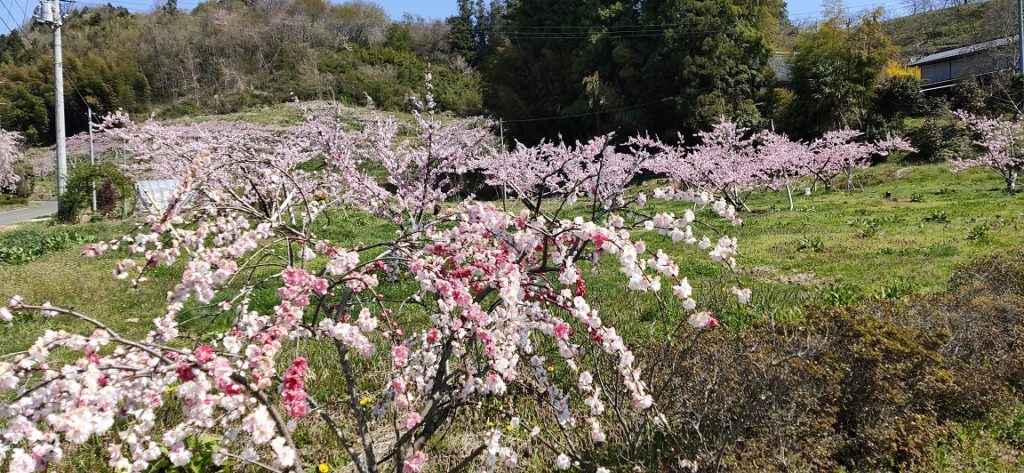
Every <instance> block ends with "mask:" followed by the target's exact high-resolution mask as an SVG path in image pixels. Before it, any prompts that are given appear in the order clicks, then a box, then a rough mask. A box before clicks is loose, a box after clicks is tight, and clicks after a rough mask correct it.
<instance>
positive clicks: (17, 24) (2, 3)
mask: <svg viewBox="0 0 1024 473" xmlns="http://www.w3.org/2000/svg"><path fill="white" fill-rule="evenodd" d="M0 6H3V7H4V10H6V11H7V14H8V15H10V16H11V19H12V20H14V25H15V26H17V27H18V31H20V32H21V35H22V36H26V37H27V36H28V34H26V33H25V29H24V28H23V27H22V26H23V23H24V22H25V20H24V19H22V21H21V22H20V23H19V22H18V18H17V17H15V16H14V13H11V9H10V8H8V7H7V4H6V3H4V2H3V1H2V0H0ZM4 27H7V28H10V26H8V25H7V22H4ZM11 31H14V29H13V28H12V29H11Z"/></svg>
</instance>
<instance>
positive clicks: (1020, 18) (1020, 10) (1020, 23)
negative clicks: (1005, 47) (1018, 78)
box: [1017, 0, 1024, 73]
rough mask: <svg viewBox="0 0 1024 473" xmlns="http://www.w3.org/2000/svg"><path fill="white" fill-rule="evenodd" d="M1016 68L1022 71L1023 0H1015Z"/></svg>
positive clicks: (1023, 56) (1023, 40)
mask: <svg viewBox="0 0 1024 473" xmlns="http://www.w3.org/2000/svg"><path fill="white" fill-rule="evenodd" d="M1017 53H1018V55H1017V70H1018V71H1020V72H1021V73H1024V0H1017Z"/></svg>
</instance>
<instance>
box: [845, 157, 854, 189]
mask: <svg viewBox="0 0 1024 473" xmlns="http://www.w3.org/2000/svg"><path fill="white" fill-rule="evenodd" d="M853 170H854V167H853V163H850V164H849V166H847V168H846V192H851V191H853Z"/></svg>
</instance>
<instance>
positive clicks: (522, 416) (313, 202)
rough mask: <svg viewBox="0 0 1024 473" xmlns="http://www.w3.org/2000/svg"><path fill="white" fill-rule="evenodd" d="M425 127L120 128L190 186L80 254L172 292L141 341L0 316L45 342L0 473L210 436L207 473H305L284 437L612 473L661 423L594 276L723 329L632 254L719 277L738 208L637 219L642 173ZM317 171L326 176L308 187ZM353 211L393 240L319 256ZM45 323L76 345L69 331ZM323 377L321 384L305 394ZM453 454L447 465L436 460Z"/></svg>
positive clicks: (176, 450) (617, 157) (411, 461)
mask: <svg viewBox="0 0 1024 473" xmlns="http://www.w3.org/2000/svg"><path fill="white" fill-rule="evenodd" d="M421 108H422V111H421V112H419V113H416V114H415V120H414V123H413V124H412V125H402V124H400V123H397V122H393V121H390V120H387V119H384V118H380V119H378V120H375V121H374V122H372V123H369V124H368V125H367V126H366V127H365V128H364V129H362V130H359V131H350V130H346V129H345V128H344V127H342V126H341V125H340V123H339V122H338V121H337V120H333V119H332V118H330V117H327V116H325V114H320V115H317V116H312V115H313V114H311V116H310V117H309V120H308V121H307V123H305V124H304V125H302V126H301V127H300V128H301V130H298V131H296V135H295V136H294V138H289V139H287V140H280V139H279V138H273V137H268V138H267V139H268V140H269V141H267V142H261V143H247V142H245V140H244V139H242V138H239V137H237V136H235V137H231V136H220V135H218V136H220V137H219V138H217V141H216V142H209V141H207V140H198V142H196V140H192V139H183V133H185V132H183V131H180V130H172V131H169V132H167V133H164V131H163V130H161V129H159V128H158V127H157V126H156V125H153V124H150V125H145V124H144V125H141V127H142V128H143V129H142V130H140V129H139V128H138V125H133V124H129V123H127V122H125V123H122V124H121V125H119V128H118V129H121V130H125V133H126V135H125V138H126V139H128V140H136V141H135V145H133V146H134V147H135V148H136V149H139V150H147V149H148V150H150V151H147V153H149V154H148V155H145V156H144V158H145V159H144V160H143V163H146V164H147V165H150V166H151V167H150V169H160V170H161V172H169V173H174V172H175V171H176V170H177V173H176V174H174V176H175V177H176V178H177V179H178V180H179V182H180V186H179V188H178V189H177V191H176V193H175V195H174V196H173V198H172V199H170V201H169V203H168V205H167V207H166V209H164V210H163V211H161V212H160V213H157V214H153V215H150V216H148V217H147V218H146V220H145V224H144V225H142V226H141V227H139V228H138V230H137V231H135V232H132V234H129V235H127V236H125V237H123V238H119V239H115V240H111V241H105V242H100V243H97V244H92V245H89V246H87V247H86V248H85V250H84V253H85V255H86V256H92V257H96V256H100V255H115V259H117V262H116V264H115V267H114V271H113V274H114V277H116V278H117V279H121V280H123V281H124V284H126V285H129V286H132V287H138V286H139V285H143V284H147V279H148V274H149V272H150V271H152V270H153V268H156V267H158V266H171V267H173V268H177V269H178V270H180V272H181V277H180V280H179V281H178V282H177V283H176V284H175V285H174V287H173V288H171V290H170V291H168V294H167V304H166V310H165V311H163V312H164V313H162V314H161V315H160V316H158V317H156V318H155V319H154V320H153V321H152V328H151V329H150V330H149V332H148V333H147V334H146V335H145V336H144V337H141V338H130V337H128V336H126V335H124V334H121V333H118V332H117V331H116V330H114V329H112V328H111V327H110V326H109V325H107V324H105V323H104V319H105V318H108V317H113V316H116V315H114V314H85V313H80V312H78V311H76V310H74V309H72V308H68V307H57V306H54V305H51V304H50V303H48V302H45V301H29V300H25V299H24V298H22V297H20V296H17V295H15V296H13V297H11V298H10V300H9V301H8V302H5V307H3V308H0V319H2V320H3V321H4V322H8V323H19V320H21V319H22V318H28V317H38V316H42V317H49V318H53V319H55V322H54V325H53V326H52V328H51V329H50V330H47V331H46V333H45V334H43V335H42V336H41V337H40V338H38V339H37V340H36V341H35V342H34V343H32V344H31V346H30V347H29V348H28V349H27V350H25V351H24V352H20V353H13V354H9V355H6V356H3V357H2V358H0V396H4V397H3V399H5V404H4V406H3V407H2V409H0V426H2V427H0V463H2V462H6V464H7V468H8V469H9V470H10V471H13V472H29V471H44V470H46V469H47V468H48V467H50V466H51V465H54V464H55V463H57V462H59V461H60V460H61V458H62V456H63V455H64V453H63V452H64V449H65V448H66V446H67V444H81V443H83V442H85V441H86V440H88V439H90V438H93V437H101V438H103V439H105V443H106V444H107V453H108V455H109V458H108V461H109V467H110V469H111V470H114V471H132V472H141V471H147V468H150V467H152V466H153V465H155V464H156V463H157V462H162V461H168V462H170V463H171V464H173V465H176V466H184V465H188V464H189V463H190V462H191V461H192V460H193V457H194V456H195V455H197V454H199V453H200V452H197V451H196V448H195V447H194V445H195V443H194V442H191V439H195V438H197V437H199V436H203V438H207V439H209V438H213V439H215V440H214V441H213V442H214V445H213V446H212V447H211V450H212V453H211V455H212V458H213V461H214V462H215V463H216V464H220V465H229V464H242V463H244V464H248V465H251V466H254V467H258V468H261V469H265V470H268V471H310V469H311V466H310V465H315V464H316V463H317V461H318V459H317V458H315V457H313V456H312V455H311V453H310V451H311V450H312V449H313V448H314V447H317V446H313V445H309V444H308V443H307V444H304V443H303V442H302V441H301V440H300V438H301V436H299V435H297V433H298V432H301V431H302V429H307V428H314V427H315V428H320V429H323V430H325V431H327V432H329V433H330V437H331V438H332V439H333V442H335V445H336V446H337V448H338V449H340V450H342V451H344V453H345V456H346V457H347V459H348V461H349V462H350V468H352V469H353V470H355V471H358V472H361V473H362V472H376V471H381V470H391V471H402V472H406V473H417V472H420V471H425V470H426V469H428V468H433V469H452V470H458V469H463V468H468V467H472V468H479V469H483V470H494V469H499V468H511V467H515V466H517V465H519V464H521V462H522V461H524V460H523V455H524V454H525V453H524V452H530V453H529V454H530V456H531V461H536V460H535V458H536V457H537V456H539V457H540V458H541V460H542V461H544V462H545V463H547V464H549V465H551V466H552V467H554V468H558V469H569V468H582V469H586V470H590V471H595V470H597V471H608V470H606V469H605V466H603V465H599V464H595V463H594V461H593V460H591V459H589V458H590V457H588V456H587V455H586V454H585V452H587V451H588V450H591V449H593V448H594V447H595V446H598V445H601V444H603V443H605V442H607V441H609V439H608V438H606V437H607V436H606V425H607V423H609V422H612V419H611V417H610V416H612V413H614V415H615V416H625V415H628V416H650V417H651V418H657V417H658V416H657V415H656V412H657V406H654V405H652V397H651V393H650V392H649V390H648V387H647V383H645V381H644V376H643V373H642V372H641V370H640V369H639V368H638V366H637V362H636V359H635V357H634V355H633V352H632V351H631V350H630V348H629V343H628V341H627V340H624V339H623V337H622V336H621V335H620V334H619V333H618V332H617V331H616V329H615V327H613V326H612V324H611V321H612V320H613V319H614V316H610V315H609V314H604V313H601V312H600V311H599V308H598V307H595V306H594V305H592V304H591V302H590V299H589V296H590V294H589V292H588V287H587V278H586V276H585V275H586V274H588V272H589V271H590V270H591V269H595V268H596V267H597V266H599V265H607V264H610V265H612V266H613V267H615V268H617V270H618V272H620V273H621V276H619V277H620V278H621V279H620V280H621V284H622V285H623V286H626V287H628V288H629V289H630V290H634V291H639V292H643V293H648V294H649V296H650V297H652V298H661V297H663V295H664V297H675V298H678V299H679V300H680V301H681V304H680V305H681V306H682V307H684V308H685V310H687V311H689V315H688V316H686V317H688V320H689V322H690V324H691V325H693V326H694V327H698V328H704V327H711V326H714V325H716V324H717V323H718V321H717V320H716V319H715V318H714V317H713V316H712V315H711V314H709V313H708V312H701V311H698V307H697V302H696V301H695V299H694V289H693V288H692V286H691V285H690V282H689V281H688V279H687V278H686V277H684V275H683V274H680V268H679V265H678V264H677V263H676V262H675V261H674V260H673V259H672V258H671V257H670V256H669V255H668V254H667V253H665V252H664V251H663V250H662V249H658V248H654V247H652V246H650V245H648V244H647V243H646V242H645V241H644V240H643V239H641V235H643V234H645V232H651V233H653V232H656V233H660V234H663V235H666V236H668V237H670V238H671V240H672V241H673V242H678V243H680V244H691V245H694V246H695V247H698V248H701V249H703V252H705V253H706V254H707V257H709V258H710V259H712V260H714V261H717V262H718V263H720V264H721V265H723V266H724V267H726V268H727V269H732V268H734V267H735V264H736V262H735V259H734V256H735V255H736V253H737V242H736V240H735V239H734V238H731V237H729V236H727V235H724V234H721V235H719V234H707V235H705V234H703V233H702V232H703V231H707V232H709V233H710V232H713V230H711V229H710V228H712V227H706V228H708V230H698V229H700V228H705V227H698V226H697V225H698V222H697V215H698V214H700V215H708V214H711V215H714V214H715V213H717V214H718V215H720V216H722V217H724V218H726V219H727V220H731V221H734V222H735V223H738V222H739V220H738V218H737V217H736V209H735V208H734V207H732V206H731V205H729V204H728V203H727V202H725V201H724V200H721V199H717V198H715V197H714V196H712V195H711V194H710V193H709V192H707V191H696V192H690V191H680V190H676V189H659V190H658V191H656V192H655V194H654V195H655V198H662V199H666V200H676V201H682V202H685V205H682V206H681V208H682V209H684V210H683V211H681V212H680V213H679V214H673V213H648V212H646V211H645V209H646V208H647V206H646V201H647V199H648V198H647V196H646V195H644V194H642V193H637V192H635V191H631V190H630V189H628V188H627V187H626V185H627V184H628V183H629V182H630V181H631V180H632V179H633V178H634V177H635V176H637V175H638V174H639V173H640V172H641V171H642V169H644V167H645V166H646V165H647V162H646V161H647V160H648V159H649V158H650V156H649V155H648V154H645V153H642V152H639V153H638V152H633V151H632V150H630V149H617V148H616V147H614V146H612V144H611V142H610V141H609V139H608V137H601V138H597V139H595V140H592V141H590V142H587V143H577V144H572V145H568V144H544V145H541V146H539V147H536V148H526V147H522V146H520V147H517V148H516V149H515V150H513V151H511V152H504V151H502V150H500V149H497V148H496V147H495V145H496V144H495V140H494V139H493V137H492V136H490V135H489V133H487V132H486V131H485V129H484V128H482V127H473V126H469V124H467V123H463V122H459V121H456V120H443V119H441V118H440V117H438V116H436V115H435V112H434V109H433V103H432V99H431V98H430V96H429V95H428V96H427V97H426V100H425V101H424V102H423V104H422V107H421ZM121 119H122V120H123V119H124V117H121ZM147 126H148V127H150V128H149V129H148V130H146V129H145V128H146V127H147ZM199 128H202V127H199ZM225 134H226V132H225ZM228 135H229V134H228ZM275 140H277V141H275ZM183 141H186V142H188V143H190V144H188V145H187V146H182V147H181V148H182V151H180V154H178V153H179V152H176V151H175V147H178V146H181V143H182V142H183ZM140 152H141V151H140ZM311 159H315V160H317V161H318V162H319V161H322V166H321V167H320V168H319V169H317V170H310V169H309V166H308V160H311ZM171 162H176V163H178V164H176V165H175V166H170V165H169V164H168V163H171ZM153 164H159V166H156V167H155V168H154V167H152V165H153ZM468 171H474V172H479V173H482V174H483V175H484V176H485V179H487V180H488V181H489V182H490V183H491V184H492V185H495V186H499V185H500V186H507V187H508V188H511V189H513V197H514V199H515V201H514V202H512V203H509V202H505V203H504V204H500V205H499V204H496V203H491V202H484V201H480V200H477V199H474V198H473V197H472V196H471V194H470V192H471V191H472V189H468V188H467V187H466V184H465V183H466V180H464V179H461V176H462V175H463V174H464V173H466V172H468ZM577 199H579V201H578V202H576V205H572V204H573V201H576V200H577ZM704 207H707V208H709V209H711V210H712V211H713V212H701V209H702V208H704ZM570 208H572V209H574V211H573V212H572V213H571V215H570V214H569V210H570ZM354 212H358V213H362V214H363V215H367V214H369V215H373V216H376V217H380V218H381V219H383V221H386V222H389V224H390V225H391V227H390V228H392V231H393V233H392V234H391V235H390V236H386V237H380V238H379V239H377V240H375V241H365V242H350V241H339V240H332V239H329V238H326V237H323V236H321V234H323V233H329V232H324V229H330V228H332V227H346V226H351V225H354V223H352V221H350V220H347V219H346V218H344V216H345V215H351V214H352V213H354ZM367 218H370V217H367ZM267 287H271V288H274V290H275V291H276V293H275V298H274V300H273V302H272V307H268V308H261V305H260V304H258V303H257V301H255V300H254V294H255V293H256V292H257V291H258V290H259V289H260V288H267ZM732 291H733V292H734V293H735V294H736V296H737V297H738V299H739V300H740V301H741V302H743V303H745V302H746V301H748V300H749V299H750V292H749V290H747V289H741V288H739V287H734V288H732ZM199 308H202V309H204V310H209V311H213V312H214V313H215V314H217V317H219V318H222V319H224V320H228V321H230V323H228V324H227V326H226V328H224V329H222V330H219V331H216V332H214V333H201V334H195V333H191V332H190V330H188V325H187V324H185V323H184V319H185V318H186V317H187V314H190V313H192V312H194V311H195V310H198V309H199ZM56 319H74V320H77V321H79V322H80V323H85V324H87V325H88V326H89V327H90V329H89V330H87V331H84V332H81V333H74V332H70V331H65V330H61V329H59V328H57V327H58V326H59V325H58V324H57V322H56ZM68 353H73V354H75V356H74V357H71V358H70V360H71V361H70V362H64V360H68V359H69V357H68V355H67V354H68ZM324 353H329V356H328V357H327V358H326V361H325V363H326V364H327V365H328V366H330V367H331V368H329V369H330V372H331V373H334V374H335V376H326V375H324V374H323V373H320V374H319V375H317V374H316V373H312V371H313V370H312V368H311V366H312V363H311V361H312V360H314V359H315V360H321V359H322V358H323V357H324ZM58 355H59V356H60V361H58V359H57V357H58ZM597 356H601V357H606V358H605V359H610V360H614V361H613V363H612V364H611V365H610V366H613V368H612V369H611V370H608V369H607V368H606V369H603V370H602V369H598V368H597V367H598V366H607V365H598V364H595V363H593V361H594V358H595V357H597ZM318 363H319V362H318ZM318 366H319V364H318ZM613 378H614V379H615V380H616V381H615V382H614V383H610V382H609V381H610V380H612V379H613ZM327 380H332V381H327ZM612 390H615V391H614V392H613V391H612ZM619 399H625V400H626V401H625V402H620V401H617V400H619ZM471 418H472V419H475V420H471ZM481 418H483V419H484V420H481ZM170 419H173V420H170ZM665 427H666V428H667V426H665ZM452 431H455V432H459V434H458V435H459V438H458V442H457V443H458V444H459V445H457V446H455V447H452V448H444V447H441V446H440V444H439V443H438V442H435V441H433V440H436V439H437V438H439V437H443V436H445V435H448V434H449V433H450V432H452ZM431 464H434V465H435V466H434V467H431V466H430V465H431Z"/></svg>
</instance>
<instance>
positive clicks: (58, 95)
mask: <svg viewBox="0 0 1024 473" xmlns="http://www.w3.org/2000/svg"><path fill="white" fill-rule="evenodd" d="M36 21H38V22H40V23H46V24H48V25H50V27H51V28H53V68H54V77H53V86H54V119H55V121H56V122H57V123H56V125H57V212H58V215H60V214H61V213H62V210H63V206H64V189H65V188H66V187H67V181H68V156H67V148H66V145H65V132H64V57H63V56H64V54H63V51H62V49H61V39H60V28H61V25H62V24H63V23H64V18H63V16H62V15H61V11H60V0H40V1H39V6H38V7H36Z"/></svg>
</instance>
